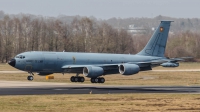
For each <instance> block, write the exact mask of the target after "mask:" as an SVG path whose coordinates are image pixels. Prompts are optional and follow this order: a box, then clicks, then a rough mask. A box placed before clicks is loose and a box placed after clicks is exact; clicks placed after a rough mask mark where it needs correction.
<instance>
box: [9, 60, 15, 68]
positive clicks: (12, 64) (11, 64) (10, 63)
mask: <svg viewBox="0 0 200 112" xmlns="http://www.w3.org/2000/svg"><path fill="white" fill-rule="evenodd" d="M8 64H9V65H10V66H13V67H15V64H16V60H15V59H11V60H10V61H9V62H8Z"/></svg>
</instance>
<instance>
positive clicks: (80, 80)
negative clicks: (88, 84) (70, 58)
mask: <svg viewBox="0 0 200 112" xmlns="http://www.w3.org/2000/svg"><path fill="white" fill-rule="evenodd" d="M70 80H71V82H84V81H85V78H84V77H81V76H79V74H78V73H77V74H76V76H72V77H71V78H70Z"/></svg>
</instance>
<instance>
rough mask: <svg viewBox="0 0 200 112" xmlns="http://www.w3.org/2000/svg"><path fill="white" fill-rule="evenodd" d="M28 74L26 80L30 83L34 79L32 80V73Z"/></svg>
mask: <svg viewBox="0 0 200 112" xmlns="http://www.w3.org/2000/svg"><path fill="white" fill-rule="evenodd" d="M29 74H30V75H29V76H28V77H27V80H29V81H32V80H33V79H34V78H33V76H34V74H33V73H32V72H29Z"/></svg>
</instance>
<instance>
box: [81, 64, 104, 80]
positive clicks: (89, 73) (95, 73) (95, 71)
mask: <svg viewBox="0 0 200 112" xmlns="http://www.w3.org/2000/svg"><path fill="white" fill-rule="evenodd" d="M103 73H104V70H103V68H101V67H94V66H87V67H84V68H83V75H85V76H86V77H89V78H96V77H99V76H101V75H103Z"/></svg>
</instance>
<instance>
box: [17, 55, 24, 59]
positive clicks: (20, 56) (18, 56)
mask: <svg viewBox="0 0 200 112" xmlns="http://www.w3.org/2000/svg"><path fill="white" fill-rule="evenodd" d="M15 58H20V59H24V58H25V56H24V55H17V56H16V57H15Z"/></svg>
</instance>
